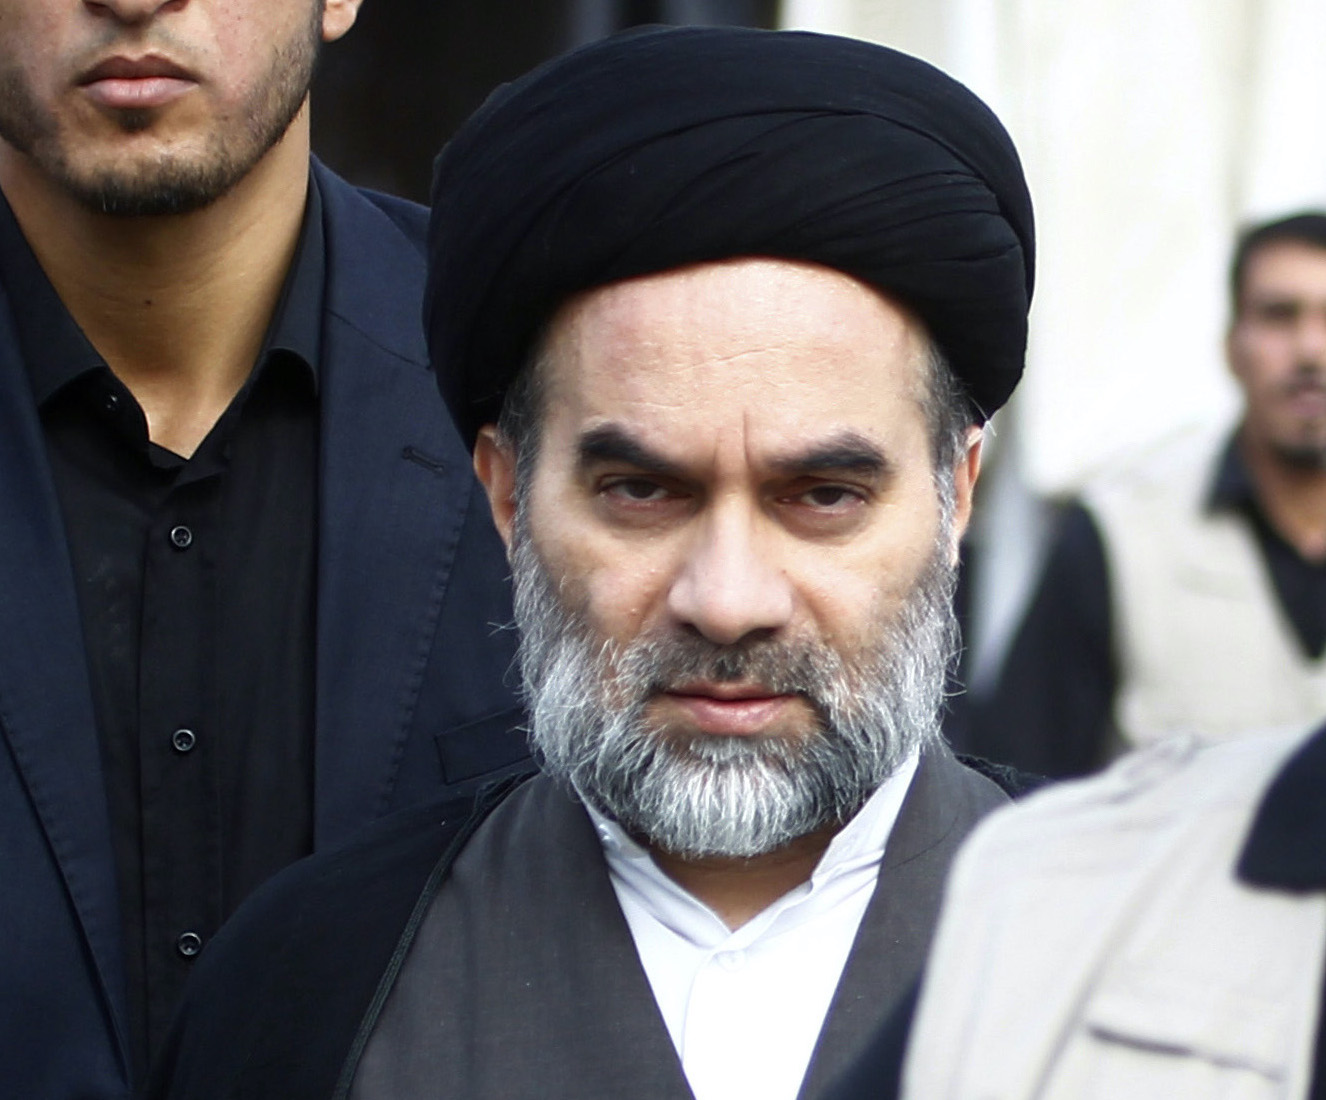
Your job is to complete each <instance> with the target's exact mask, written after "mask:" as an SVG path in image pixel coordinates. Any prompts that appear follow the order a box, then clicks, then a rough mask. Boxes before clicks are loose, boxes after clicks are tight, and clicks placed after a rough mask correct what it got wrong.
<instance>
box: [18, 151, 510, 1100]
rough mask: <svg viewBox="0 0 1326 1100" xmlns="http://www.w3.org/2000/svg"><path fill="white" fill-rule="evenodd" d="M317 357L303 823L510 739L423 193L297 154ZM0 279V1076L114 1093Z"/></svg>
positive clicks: (92, 835)
mask: <svg viewBox="0 0 1326 1100" xmlns="http://www.w3.org/2000/svg"><path fill="white" fill-rule="evenodd" d="M313 171H314V173H315V175H316V177H317V181H318V185H319V187H320V189H321V193H322V198H323V203H324V222H325V232H326V247H327V284H326V297H325V312H324V318H323V324H324V329H323V362H322V363H321V365H320V391H319V392H320V398H319V402H320V416H321V425H320V431H321V443H320V462H319V483H318V494H319V496H318V517H319V518H318V525H319V529H318V588H317V600H318V606H317V662H316V669H317V671H316V677H317V703H316V738H317V740H316V761H317V763H316V777H315V846H316V847H317V848H318V849H325V848H328V847H330V846H334V845H336V844H338V843H339V842H340V841H342V840H343V839H345V838H346V837H347V836H349V835H350V834H351V833H352V832H354V831H355V830H356V829H358V828H359V827H361V826H363V825H365V824H366V823H368V822H370V821H372V820H374V819H375V818H377V817H379V816H381V815H383V814H384V813H387V812H388V811H391V810H395V809H398V808H400V807H403V806H408V805H411V804H413V803H415V802H419V801H422V800H424V799H425V798H432V797H436V796H438V795H444V794H448V793H451V794H460V793H464V792H466V791H468V790H470V789H472V788H473V787H474V786H475V785H476V784H477V783H478V782H479V781H481V780H483V779H484V778H488V777H491V776H493V775H494V774H499V773H502V772H503V771H505V770H509V769H511V768H512V767H518V766H519V765H520V764H521V762H522V760H523V759H524V757H525V743H524V737H523V735H522V734H521V733H520V731H519V729H518V728H517V727H518V726H519V724H520V722H521V716H520V713H519V711H518V709H516V703H515V698H514V693H513V689H512V685H511V681H510V669H511V665H512V657H513V651H514V639H513V637H512V634H511V632H510V631H505V630H497V629H495V627H496V624H499V623H506V622H508V621H509V619H510V604H509V593H508V589H507V583H506V574H507V567H506V559H505V555H504V553H503V550H502V546H501V543H500V541H499V539H498V538H497V535H496V533H495V531H494V530H493V528H492V524H491V521H490V519H489V516H488V512H487V504H486V501H485V500H484V499H483V497H482V493H481V491H480V490H479V489H478V487H477V485H476V483H475V482H474V479H473V477H472V476H471V472H470V461H469V455H468V454H467V453H466V451H465V448H464V447H463V446H462V445H461V443H460V441H459V439H458V437H457V435H456V433H455V431H454V429H453V428H452V427H451V425H450V423H449V421H448V420H447V418H446V415H445V413H444V411H443V407H442V403H441V400H440V398H439V397H438V394H437V392H436V386H435V384H434V380H433V376H432V373H431V372H430V370H429V369H428V366H427V357H426V353H425V347H424V340H423V335H422V331H421V323H420V313H421V298H422V293H423V283H424V258H423V237H424V230H425V225H426V212H425V211H424V210H423V209H422V208H421V207H418V206H415V205H413V204H409V203H405V202H402V201H400V200H397V199H391V198H388V197H386V196H381V195H374V194H371V193H368V192H362V191H358V190H356V189H354V188H352V187H350V186H349V185H348V184H346V183H345V182H344V181H342V180H340V179H338V178H337V177H336V176H334V175H332V174H331V173H330V172H329V171H327V170H326V169H325V168H323V167H322V166H321V165H318V164H316V163H315V164H314V166H313ZM19 308H22V304H21V302H15V301H11V300H8V299H7V298H6V297H5V296H4V294H3V292H0V1093H3V1094H4V1095H6V1096H23V1097H34V1098H37V1097H40V1098H41V1100H66V1098H68V1100H72V1098H74V1097H77V1098H79V1100H103V1098H112V1097H114V1098H122V1097H126V1096H128V1095H129V1092H130V1084H129V1081H128V1074H129V1070H128V1056H127V1051H126V1047H125V1004H124V1001H125V994H124V975H123V960H122V950H123V949H122V934H121V928H120V917H119V902H118V897H117V893H116V878H115V868H114V865H113V861H112V853H111V844H110V837H109V830H108V825H107V809H106V797H105V792H104V784H103V780H102V772H101V763H100V758H99V749H98V742H97V734H96V729H95V724H94V717H93V708H92V697H91V690H90V687H89V683H88V675H87V668H86V661H85V657H84V652H83V641H82V627H81V622H80V619H79V613H78V607H77V603H76V597H75V591H74V584H73V579H72V571H71V566H70V561H69V555H68V551H67V548H66V541H65V535H64V531H63V528H62V520H61V515H60V509H59V504H58V501H57V499H56V495H55V489H54V485H53V483H52V479H51V473H50V469H49V467H48V464H47V459H46V450H45V444H44V442H43V438H42V433H41V425H40V422H39V420H38V417H37V412H36V409H35V406H34V402H33V399H32V394H31V391H30V389H29V386H28V381H27V375H26V373H25V370H24V367H23V364H22V362H21V361H20V359H19V352H18V347H17V343H16V339H15V336H14V332H13V324H12V316H13V311H14V310H15V309H19Z"/></svg>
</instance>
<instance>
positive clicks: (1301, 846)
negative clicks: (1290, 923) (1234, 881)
mask: <svg viewBox="0 0 1326 1100" xmlns="http://www.w3.org/2000/svg"><path fill="white" fill-rule="evenodd" d="M1323 792H1326V726H1323V727H1322V728H1321V729H1319V730H1318V731H1317V732H1316V733H1315V734H1313V736H1312V737H1310V738H1309V739H1308V740H1307V741H1306V742H1304V743H1303V744H1302V745H1301V746H1299V748H1298V750H1297V751H1296V752H1295V753H1294V754H1293V755H1292V756H1291V757H1290V758H1289V760H1288V761H1287V762H1286V763H1285V764H1284V765H1283V766H1282V767H1281V769H1280V771H1279V772H1278V773H1277V775H1276V777H1275V779H1274V780H1272V781H1271V785H1270V786H1269V787H1268V788H1267V790H1266V794H1265V795H1263V796H1262V801H1261V805H1260V806H1258V808H1257V813H1256V815H1255V816H1254V818H1253V822H1252V829H1251V831H1250V832H1249V833H1248V838H1247V840H1246V841H1245V843H1244V846H1243V851H1242V853H1241V855H1240V857H1239V863H1238V876H1239V878H1240V879H1242V880H1243V881H1244V882H1248V883H1251V884H1252V885H1254V886H1270V887H1275V888H1279V889H1282V890H1314V889H1321V888H1322V887H1326V797H1323Z"/></svg>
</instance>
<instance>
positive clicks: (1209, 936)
mask: <svg viewBox="0 0 1326 1100" xmlns="http://www.w3.org/2000/svg"><path fill="white" fill-rule="evenodd" d="M1303 736H1304V735H1303V734H1302V733H1295V734H1293V735H1287V734H1281V735H1277V736H1275V737H1268V738H1255V739H1247V740H1242V741H1236V742H1232V743H1228V744H1223V745H1216V746H1209V747H1206V748H1199V747H1198V745H1197V743H1196V742H1195V741H1193V740H1191V739H1186V740H1180V741H1172V742H1168V743H1165V744H1162V745H1158V746H1156V747H1154V748H1152V749H1148V750H1144V751H1142V752H1139V753H1136V754H1134V755H1132V756H1130V757H1128V758H1126V759H1124V760H1122V761H1120V762H1119V763H1118V764H1116V765H1115V766H1114V767H1113V768H1111V769H1110V770H1109V771H1107V772H1106V773H1104V774H1103V775H1101V776H1099V777H1096V778H1094V779H1090V780H1085V781H1081V782H1077V783H1067V784H1063V785H1061V786H1059V787H1055V788H1053V789H1051V790H1048V791H1045V792H1043V793H1041V794H1039V795H1036V796H1034V797H1032V798H1030V799H1028V800H1027V801H1026V802H1024V803H1022V804H1021V805H1018V806H1014V807H1011V808H1009V809H1007V810H1004V811H1001V812H999V813H997V814H995V815H994V816H993V817H991V818H990V819H989V820H988V821H987V822H986V823H985V824H983V825H982V826H980V827H979V828H978V830H977V831H976V832H975V833H974V834H973V835H972V837H971V839H970V841H969V842H968V844H967V845H966V846H965V847H964V849H963V851H962V853H961V854H960V856H959V859H958V861H957V863H956V864H955V867H954V872H953V874H952V876H951V878H950V880H949V883H948V887H947V891H946V894H945V903H944V908H943V912H942V915H941V919H940V926H939V931H938V933H937V938H936V943H935V948H934V951H933V953H932V955H931V958H930V962H929V966H928V970H927V974H926V979H925V983H924V986H923V989H922V996H921V1003H920V1005H919V1008H918V1014H917V1020H916V1025H915V1028H914V1030H913V1033H912V1042H911V1046H910V1048H909V1050H908V1056H907V1064H906V1069H905V1077H904V1092H903V1095H904V1097H905V1098H907V1100H1024V1098H1025V1100H1031V1098H1033V1097H1034V1098H1037V1100H1069V1098H1072V1100H1097V1098H1099V1100H1104V1098H1106V1097H1108V1098H1110V1100H1120V1098H1127V1100H1149V1098H1155V1100H1176V1098H1178V1100H1203V1098H1207V1097H1210V1098H1213V1100H1214V1098H1216V1097H1219V1098H1220V1100H1271V1098H1276V1100H1292V1098H1298V1097H1302V1096H1304V1095H1305V1092H1306V1089H1307V1087H1308V1084H1309V1080H1310V1075H1311V1071H1312V1053H1313V1040H1314V1037H1315V1034H1316V1021H1317V1013H1318V1002H1319V998H1320V995H1321V974H1322V962H1323V949H1324V947H1326V895H1323V894H1322V893H1319V892H1318V893H1309V894H1290V893H1286V892H1280V891H1275V890H1268V889H1261V888H1253V887H1250V886H1246V885H1244V884H1242V883H1240V882H1238V881H1237V880H1236V879H1235V877H1234V865H1235V862H1236V860H1237V858H1238V855H1239V852H1240V850H1241V848H1242V845H1243V842H1244V840H1245V838H1246V836H1247V833H1248V830H1249V827H1250V823H1251V819H1252V815H1253V813H1254V812H1255V810H1256V808H1257V805H1258V804H1259V802H1260V799H1261V796H1262V794H1263V793H1264V791H1265V788H1266V787H1267V785H1268V784H1269V782H1270V781H1271V779H1272V778H1273V777H1274V775H1275V774H1276V772H1277V771H1278V769H1279V767H1280V765H1281V764H1282V763H1283V761H1284V760H1285V758H1286V757H1287V756H1288V754H1289V753H1290V752H1291V751H1292V750H1293V749H1294V748H1295V747H1296V745H1297V744H1298V743H1299V742H1300V741H1301V739H1302V737H1303Z"/></svg>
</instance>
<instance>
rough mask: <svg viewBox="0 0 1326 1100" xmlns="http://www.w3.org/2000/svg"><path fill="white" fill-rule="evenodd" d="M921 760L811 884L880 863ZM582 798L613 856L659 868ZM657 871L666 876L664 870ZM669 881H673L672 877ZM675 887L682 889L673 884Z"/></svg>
mask: <svg viewBox="0 0 1326 1100" xmlns="http://www.w3.org/2000/svg"><path fill="white" fill-rule="evenodd" d="M919 759H920V757H919V756H918V755H917V754H915V753H913V754H912V755H911V756H909V757H908V758H907V759H906V760H904V761H903V763H902V764H901V765H900V766H899V768H898V770H897V771H895V772H894V773H893V774H892V775H891V776H889V778H888V779H886V780H885V781H884V782H883V783H882V784H881V785H880V786H879V787H878V788H877V789H876V791H875V793H874V794H872V795H871V796H870V797H869V798H868V799H867V800H866V802H865V805H863V806H862V807H861V809H859V810H858V811H857V812H856V813H855V814H854V815H853V816H852V818H851V819H850V820H849V821H848V822H847V824H846V825H844V826H843V827H842V829H840V830H839V831H838V833H837V835H835V836H834V838H833V839H832V840H831V841H830V842H829V846H828V848H827V849H825V852H824V855H823V856H821V857H820V861H819V863H817V864H816V865H815V870H814V872H813V874H812V875H811V883H812V885H814V884H816V883H819V882H824V881H827V880H828V879H830V878H833V877H834V876H836V875H839V874H843V873H846V872H848V871H851V870H855V869H857V868H859V867H860V866H862V864H863V863H878V862H879V861H880V859H882V858H883V855H884V847H885V845H886V844H887V843H888V839H889V835H890V834H891V833H892V832H893V826H894V825H895V824H896V823H897V820H898V814H899V813H900V812H901V810H902V803H903V800H904V799H905V798H906V797H907V791H908V789H909V788H910V787H911V783H912V776H914V775H915V774H916V768H917V764H918V762H919ZM580 801H581V802H582V803H584V806H585V809H586V811H587V812H588V813H589V817H590V820H591V821H592V822H593V823H594V831H595V832H596V833H597V834H598V837H599V841H600V842H601V843H602V844H603V846H604V848H605V849H606V850H607V851H608V853H609V854H610V856H611V855H613V854H616V855H619V856H621V857H624V858H626V859H632V860H645V861H647V862H648V864H649V866H650V867H652V868H655V869H657V864H655V863H654V861H653V859H652V858H651V857H650V855H649V852H648V850H647V849H646V848H644V847H643V846H642V845H640V844H638V843H637V842H636V841H635V840H634V839H633V838H632V837H631V835H630V834H629V833H627V831H626V830H625V829H623V828H622V827H621V826H620V825H619V824H618V823H617V822H616V821H614V820H613V819H612V818H610V817H608V816H607V815H606V814H604V813H602V812H601V811H599V810H598V809H596V808H595V807H594V806H593V805H592V804H591V803H590V802H589V801H588V800H587V799H586V798H585V797H584V796H583V795H582V796H580ZM657 874H658V875H659V876H661V877H663V878H666V876H665V875H664V874H663V872H662V871H661V870H658V871H657ZM667 881H668V883H672V880H671V879H667ZM674 889H676V890H680V889H681V888H680V887H677V886H675V884H674Z"/></svg>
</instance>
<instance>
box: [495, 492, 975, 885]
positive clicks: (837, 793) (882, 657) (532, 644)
mask: <svg viewBox="0 0 1326 1100" xmlns="http://www.w3.org/2000/svg"><path fill="white" fill-rule="evenodd" d="M946 548H947V538H943V539H941V540H940V544H939V545H937V546H936V549H935V552H934V554H933V555H932V557H931V560H930V562H929V564H928V565H927V567H926V568H925V570H924V571H923V574H922V576H921V578H920V579H919V581H918V582H917V584H916V587H915V588H914V589H913V591H912V593H911V595H910V596H909V598H908V599H907V601H906V603H905V604H904V605H903V606H902V608H901V609H900V610H899V611H898V612H897V614H896V615H895V616H893V617H892V619H891V621H880V622H878V623H877V630H876V637H877V641H876V644H875V645H873V646H872V647H870V649H869V651H867V652H864V653H861V654H855V655H852V656H851V657H850V658H849V657H844V656H843V655H842V654H840V653H839V652H838V651H836V650H835V649H833V648H832V647H829V646H826V645H823V644H821V643H819V642H816V641H774V640H769V639H765V638H760V639H757V640H753V641H750V642H742V643H738V644H737V645H732V646H717V645H714V644H712V643H710V642H708V641H706V640H705V639H703V638H701V637H699V636H698V635H696V634H694V633H682V632H671V633H668V634H666V635H661V634H659V633H654V634H647V635H641V636H640V637H638V638H635V639H633V640H632V641H631V642H629V643H627V644H625V645H617V644H615V643H613V642H611V641H608V640H605V639H601V638H599V637H597V636H596V635H595V633H594V631H593V630H592V628H591V627H590V625H589V624H588V623H587V622H586V621H585V618H584V616H583V615H582V614H580V613H579V612H577V611H575V610H573V609H570V608H568V607H566V606H565V604H564V603H563V601H562V600H561V599H560V598H559V596H558V593H557V590H556V586H555V584H554V582H553V581H552V579H551V578H550V577H549V575H548V572H547V570H546V568H545V567H544V565H543V562H542V561H541V560H540V559H539V557H538V554H537V552H536V551H535V550H534V548H533V546H532V544H531V542H530V539H529V537H528V534H527V532H526V530H525V525H524V522H523V517H519V516H518V517H517V523H516V533H515V539H514V542H513V548H512V570H513V574H514V580H515V607H516V622H517V625H518V626H519V627H520V629H521V631H522V638H521V643H520V660H521V669H522V674H523V676H524V682H525V694H526V700H527V703H528V706H529V710H530V717H531V726H532V734H531V740H532V744H533V747H534V750H535V752H536V754H537V755H538V756H539V758H540V762H541V764H542V766H543V768H544V770H545V771H546V772H547V773H548V774H549V775H551V776H553V777H554V778H555V779H557V780H559V781H561V782H563V783H565V784H568V785H569V786H570V787H572V788H573V789H574V790H575V791H577V792H579V794H580V796H581V797H582V798H584V799H585V800H586V801H588V802H589V803H591V804H592V805H593V806H594V807H595V808H597V809H598V810H599V811H601V812H602V813H604V814H606V815H608V816H609V817H611V818H613V819H614V820H616V821H617V822H618V823H619V824H620V825H621V826H622V827H623V828H624V829H626V830H627V832H629V833H631V834H632V835H634V836H636V837H640V838H643V839H644V840H645V841H647V842H648V843H649V844H651V845H653V846H656V847H658V848H661V849H663V850H665V851H668V852H671V853H674V854H676V855H678V856H681V857H684V858H692V859H693V858H699V857H703V856H724V857H738V858H750V857H752V856H758V855H763V854H765V853H767V852H772V851H774V850H776V849H778V848H781V847H783V846H784V845H786V844H788V843H789V842H791V841H793V840H795V839H796V838H798V837H801V836H805V835H807V834H809V833H812V832H814V831H816V830H817V829H820V828H822V827H825V826H829V825H833V824H841V823H843V822H845V821H847V820H848V819H849V818H850V817H851V816H852V815H853V814H854V813H856V811H857V810H858V809H859V808H860V807H861V806H862V804H863V803H864V802H865V801H866V799H868V798H869V797H870V795H871V794H873V793H874V792H875V790H877V789H878V788H879V786H880V785H881V784H882V783H883V782H884V781H885V780H886V779H888V778H889V776H891V775H892V774H893V773H894V772H895V771H897V769H898V767H899V766H900V765H901V764H902V763H903V762H904V761H906V760H907V759H908V758H909V757H910V756H911V755H912V754H913V753H916V752H917V751H919V750H920V749H922V748H924V747H926V746H927V745H930V744H932V743H935V742H937V741H939V740H940V738H941V734H940V716H941V711H942V707H943V702H944V690H945V686H946V680H947V674H948V669H949V666H950V664H951V662H952V660H953V658H954V657H955V655H956V653H957V648H958V628H957V623H956V620H955V618H954V615H953V609H952V594H953V587H954V583H955V573H954V570H953V567H952V566H951V565H950V564H949V563H948V555H947V552H946ZM881 618H882V617H881ZM696 679H703V680H712V681H718V682H722V681H738V680H741V681H753V682H757V683H760V684H762V685H765V686H766V687H768V688H770V689H771V690H772V691H773V692H774V693H778V694H785V693H786V694H797V695H800V696H802V697H803V698H804V699H805V700H806V701H807V702H808V703H809V704H810V706H811V708H812V710H813V711H814V713H815V715H816V716H817V717H818V723H817V726H818V728H816V729H814V730H813V731H811V732H810V733H809V735H807V736H796V737H789V736H778V735H770V736H768V737H758V738H752V737H719V736H712V735H704V734H699V735H696V734H690V733H686V732H684V731H677V730H672V729H667V728H659V727H658V725H657V724H656V723H651V722H650V721H649V720H648V718H647V717H646V715H645V711H646V708H647V706H648V704H649V702H650V701H651V699H652V698H653V697H654V696H655V695H656V694H657V693H659V692H661V691H664V690H667V689H668V688H670V687H673V686H676V685H679V684H682V683H685V682H687V681H692V680H696Z"/></svg>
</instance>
